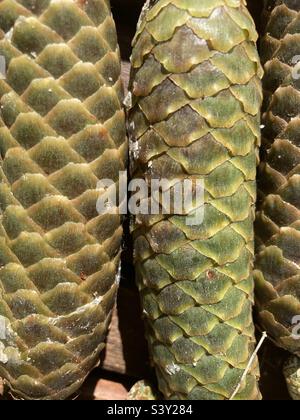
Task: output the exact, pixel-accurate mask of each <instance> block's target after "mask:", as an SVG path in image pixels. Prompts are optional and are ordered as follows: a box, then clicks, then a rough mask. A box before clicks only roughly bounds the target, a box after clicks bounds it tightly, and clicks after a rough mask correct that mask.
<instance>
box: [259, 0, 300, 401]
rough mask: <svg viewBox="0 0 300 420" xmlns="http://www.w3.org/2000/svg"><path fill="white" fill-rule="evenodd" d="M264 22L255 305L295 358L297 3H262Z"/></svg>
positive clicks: (299, 303) (294, 368) (298, 296)
mask: <svg viewBox="0 0 300 420" xmlns="http://www.w3.org/2000/svg"><path fill="white" fill-rule="evenodd" d="M264 21H265V35H264V36H263V38H262V45H261V55H262V61H263V64H264V68H265V77H264V81H263V87H264V91H265V104H264V113H263V124H264V126H265V128H264V130H263V145H262V159H261V160H262V162H261V165H260V168H259V173H258V189H259V200H258V211H257V221H256V241H257V255H256V267H255V268H256V270H255V281H256V302H257V306H258V310H259V315H260V322H261V326H262V328H263V329H266V330H267V331H268V333H269V335H270V336H271V337H272V338H273V340H275V342H276V343H277V344H278V345H279V346H280V347H282V348H284V349H286V350H288V351H290V352H291V353H293V354H294V355H295V356H299V357H300V293H299V290H300V268H299V261H300V260H299V257H300V234H299V228H300V203H299V196H300V172H299V169H300V149H299V138H300V91H299V90H300V74H299V73H300V72H299V62H300V24H299V22H300V4H299V2H298V1H288V0H286V1H285V0H284V1H281V0H278V1H276V2H272V1H267V2H266V8H265V12H264ZM299 366H300V361H299V360H298V361H297V357H294V358H292V359H291V361H290V362H289V363H288V365H287V367H286V369H285V373H286V374H287V376H288V377H290V379H288V384H289V387H290V389H291V394H292V395H293V396H295V395H296V394H298V395H297V397H296V398H298V399H300V377H299V373H300V371H299ZM297 373H298V376H297ZM297 381H298V385H297V384H296V383H297Z"/></svg>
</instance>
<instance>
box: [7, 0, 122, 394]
mask: <svg viewBox="0 0 300 420" xmlns="http://www.w3.org/2000/svg"><path fill="white" fill-rule="evenodd" d="M0 56H1V57H2V64H3V62H5V73H6V74H2V77H1V80H0V106H1V111H0V153H1V168H0V180H1V184H0V208H1V216H0V376H1V377H2V378H3V379H4V380H5V382H6V383H7V384H9V386H10V387H11V389H12V391H13V393H14V394H17V395H18V396H19V397H21V398H25V399H63V398H66V397H68V396H69V395H71V394H73V393H74V392H75V391H77V390H78V388H79V386H80V385H81V383H82V382H83V380H84V379H85V377H86V376H87V374H88V373H89V371H90V370H91V369H92V368H93V367H94V366H95V365H96V364H98V361H99V353H100V351H101V349H102V348H103V347H104V343H105V335H106V331H107V327H108V324H109V321H110V314H111V309H112V307H113V304H114V301H115V294H116V290H117V286H118V267H119V255H120V246H121V238H122V227H121V220H120V217H119V216H117V215H116V214H115V215H113V214H102V213H99V212H97V209H96V207H97V206H96V204H97V200H98V195H99V193H98V191H97V184H98V181H99V180H101V179H102V178H109V179H112V180H113V181H115V182H116V183H117V182H118V176H119V171H120V170H124V168H125V165H126V135H125V117H124V112H123V110H122V105H121V104H122V96H123V89H122V84H121V80H120V57H119V49H118V45H117V40H116V30H115V25H114V21H113V18H112V16H111V11H110V5H109V1H108V0H85V1H80V0H76V1H75V0H74V1H71V0H45V1H41V0H19V1H15V0H3V1H1V2H0ZM2 73H4V71H3V72H2Z"/></svg>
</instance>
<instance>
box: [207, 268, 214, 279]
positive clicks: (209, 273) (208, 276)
mask: <svg viewBox="0 0 300 420" xmlns="http://www.w3.org/2000/svg"><path fill="white" fill-rule="evenodd" d="M206 277H207V278H208V279H209V280H214V279H215V278H216V273H215V272H214V271H213V270H208V271H207V272H206Z"/></svg>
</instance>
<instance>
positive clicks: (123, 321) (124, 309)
mask: <svg viewBox="0 0 300 420" xmlns="http://www.w3.org/2000/svg"><path fill="white" fill-rule="evenodd" d="M195 1H201V0H195ZM143 4H144V1H143V0H111V5H112V11H113V14H114V17H115V20H116V24H117V30H118V35H119V43H120V48H121V56H122V75H123V80H124V85H125V88H126V87H127V83H128V78H129V57H130V54H131V40H132V38H133V36H134V33H135V28H136V23H137V20H138V16H139V13H140V10H141V7H142V5H143ZM248 4H249V8H250V10H251V12H252V13H253V15H254V16H255V17H256V18H257V22H259V16H260V14H261V7H262V1H261V0H250V1H248ZM125 236H126V248H125V249H124V252H123V270H122V279H121V286H120V291H119V296H118V301H117V305H116V308H115V310H114V314H113V319H112V324H111V327H110V331H109V334H108V338H107V347H106V350H105V351H104V352H103V354H102V356H101V365H100V367H99V368H97V369H95V370H94V371H93V372H92V373H91V374H90V375H89V377H88V379H87V380H86V382H85V384H84V385H83V387H82V388H81V390H80V392H79V395H78V399H81V400H124V399H126V398H127V393H128V391H129V389H130V388H131V386H132V385H133V384H134V383H135V382H136V381H137V380H139V379H142V378H147V379H150V380H152V381H154V375H153V371H152V369H151V366H150V364H149V360H148V352H147V344H146V342H145V339H144V328H143V322H142V316H141V309H140V304H139V296H138V292H137V289H136V287H135V281H134V277H135V274H134V268H133V264H132V244H131V240H130V237H129V234H128V226H127V223H126V224H125ZM286 357H287V354H286V353H285V352H283V351H281V350H280V349H277V348H275V346H274V345H273V344H272V343H271V342H270V341H266V342H265V345H264V346H263V348H262V349H261V351H260V362H261V372H262V378H261V389H262V393H263V397H264V399H265V400H287V399H289V397H288V394H287V390H286V385H285V382H284V379H283V377H282V374H281V370H282V365H283V362H284V360H285V359H286ZM0 393H1V384H0ZM7 398H9V396H6V399H7Z"/></svg>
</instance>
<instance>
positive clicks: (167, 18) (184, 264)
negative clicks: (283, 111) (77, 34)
mask: <svg viewBox="0 0 300 420" xmlns="http://www.w3.org/2000/svg"><path fill="white" fill-rule="evenodd" d="M148 6H149V7H148V8H145V9H144V12H143V14H142V17H141V21H140V24H139V26H138V31H137V35H136V38H135V40H134V49H133V55H132V67H133V69H132V93H133V104H132V109H131V112H130V128H131V131H132V133H131V135H132V140H133V142H134V143H133V144H132V155H133V158H135V159H133V162H132V166H133V175H134V177H139V176H141V175H142V176H144V177H145V179H148V178H167V179H169V180H172V179H175V178H176V179H187V178H190V179H191V178H193V177H197V178H203V179H204V181H205V209H204V222H203V223H202V224H201V225H197V226H189V225H187V223H186V216H185V215H178V214H177V215H169V216H137V218H136V223H135V224H134V227H133V234H134V237H135V251H136V265H137V269H138V285H139V288H140V292H141V296H142V302H143V307H144V313H145V317H146V319H147V327H148V340H149V344H150V351H151V355H152V359H153V362H154V364H155V367H156V371H157V376H158V380H159V387H160V390H161V391H162V393H163V394H164V396H165V398H167V399H182V400H184V399H200V400H213V399H216V400H224V399H229V398H230V397H231V396H232V395H233V393H234V391H235V389H236V388H237V385H238V384H239V382H240V380H241V377H242V375H243V373H244V370H245V368H246V366H247V364H248V362H249V359H250V356H251V354H252V352H253V350H254V347H255V339H254V327H253V321H252V305H253V288H254V287H253V274H252V268H253V255H254V249H253V248H254V247H253V239H254V234H253V220H254V203H255V200H256V185H255V177H256V155H257V147H258V145H259V143H260V107H261V102H262V92H261V82H260V77H261V76H262V69H261V66H260V63H259V57H258V54H257V50H256V45H255V42H256V40H257V33H256V31H255V28H254V24H253V21H252V19H251V17H250V15H249V13H248V11H247V9H246V2H245V1H244V0H242V1H241V0H218V1H213V2H210V1H209V2H207V1H198V0H194V1H193V0H192V1H186V0H158V1H152V2H151V1H150V2H148ZM258 374H259V372H258V367H257V360H256V361H255V362H254V364H253V365H252V366H251V369H250V371H249V372H248V374H247V376H246V380H245V381H243V382H242V386H241V388H240V390H239V392H238V394H237V395H236V397H235V399H240V400H255V399H259V398H260V393H259V390H258V386H257V378H258Z"/></svg>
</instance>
